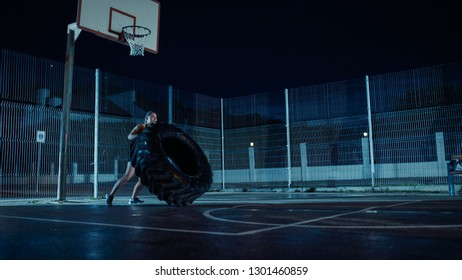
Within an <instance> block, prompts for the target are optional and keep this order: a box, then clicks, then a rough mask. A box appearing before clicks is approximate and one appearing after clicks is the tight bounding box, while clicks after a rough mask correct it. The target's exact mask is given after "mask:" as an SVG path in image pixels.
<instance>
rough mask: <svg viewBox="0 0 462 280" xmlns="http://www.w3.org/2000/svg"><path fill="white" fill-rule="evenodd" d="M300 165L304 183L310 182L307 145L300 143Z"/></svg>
mask: <svg viewBox="0 0 462 280" xmlns="http://www.w3.org/2000/svg"><path fill="white" fill-rule="evenodd" d="M300 164H301V170H302V176H301V178H302V181H308V154H307V151H306V143H300Z"/></svg>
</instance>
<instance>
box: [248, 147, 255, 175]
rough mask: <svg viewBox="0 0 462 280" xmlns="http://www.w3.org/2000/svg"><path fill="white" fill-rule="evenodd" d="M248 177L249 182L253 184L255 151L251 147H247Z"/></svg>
mask: <svg viewBox="0 0 462 280" xmlns="http://www.w3.org/2000/svg"><path fill="white" fill-rule="evenodd" d="M249 177H250V182H255V181H256V177H255V149H254V148H253V147H249Z"/></svg>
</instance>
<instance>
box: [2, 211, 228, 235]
mask: <svg viewBox="0 0 462 280" xmlns="http://www.w3.org/2000/svg"><path fill="white" fill-rule="evenodd" d="M0 218H5V219H17V220H29V221H40V222H50V223H64V224H79V225H91V226H102V227H115V228H126V229H145V230H157V231H168V232H183V233H201V234H210V235H236V234H235V233H229V232H220V231H202V230H189V229H175V228H160V227H145V226H133V225H119V224H108V223H95V222H82V221H72V220H57V219H45V218H33V217H21V216H5V215H0Z"/></svg>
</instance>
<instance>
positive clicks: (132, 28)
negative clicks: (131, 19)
mask: <svg viewBox="0 0 462 280" xmlns="http://www.w3.org/2000/svg"><path fill="white" fill-rule="evenodd" d="M122 33H123V35H124V37H125V40H127V42H128V44H129V45H130V55H131V56H141V55H144V43H145V41H146V38H147V37H148V36H149V35H150V34H151V30H149V28H146V27H144V26H138V25H129V26H125V27H124V28H122Z"/></svg>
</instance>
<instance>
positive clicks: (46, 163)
mask: <svg viewBox="0 0 462 280" xmlns="http://www.w3.org/2000/svg"><path fill="white" fill-rule="evenodd" d="M0 55H1V57H0V59H1V60H0V144H1V147H0V151H1V166H0V198H2V199H12V198H15V199H31V198H43V197H55V196H56V188H57V180H58V178H57V176H58V175H57V173H58V153H59V129H60V122H61V114H62V94H63V75H64V63H61V62H56V61H50V60H47V59H43V58H37V57H33V56H30V55H26V54H21V53H16V52H12V51H8V50H2V51H1V52H0ZM96 73H100V74H95V70H94V69H87V68H81V67H75V68H74V81H73V96H74V97H73V100H72V106H71V116H70V131H71V137H70V139H69V156H68V169H67V170H68V174H67V175H68V184H69V186H68V191H67V195H68V196H71V197H79V196H84V197H88V196H94V195H95V189H94V188H95V184H94V181H95V180H96V182H97V184H96V185H97V190H96V195H97V196H102V195H104V193H106V192H108V191H109V190H110V188H112V185H113V184H114V183H115V181H116V180H117V179H118V178H119V176H121V174H123V172H124V171H125V167H126V163H127V155H128V141H127V138H126V136H127V134H128V133H129V131H130V130H131V128H132V127H133V126H134V125H136V124H138V123H140V122H143V118H144V114H145V113H146V112H147V111H149V110H153V111H155V112H156V113H157V114H158V117H159V120H160V121H163V122H168V123H172V124H175V125H177V126H178V127H180V128H181V129H183V130H184V131H185V132H187V133H188V134H189V135H191V136H192V138H193V139H195V140H196V141H197V143H198V144H199V145H200V146H201V147H202V149H203V150H204V152H205V154H206V156H207V157H208V159H209V161H210V163H211V166H212V170H213V172H214V184H213V186H212V187H213V189H222V188H230V189H232V188H263V187H270V188H273V187H278V188H279V187H282V188H298V187H302V188H306V189H308V190H313V189H316V188H318V189H319V188H330V189H336V188H339V187H342V188H343V187H346V188H348V187H355V186H359V187H363V188H373V187H374V188H375V187H386V188H394V187H397V186H413V188H414V190H419V189H424V188H425V187H426V186H433V185H438V186H441V187H442V188H443V189H444V187H445V185H446V184H447V178H446V175H447V172H446V163H447V161H448V160H449V158H450V156H451V155H453V154H461V153H462V150H461V143H462V135H461V134H462V133H461V125H462V63H454V64H448V65H438V66H434V67H428V68H420V69H413V70H408V71H402V72H396V73H388V74H384V75H377V76H371V77H368V79H367V82H366V80H365V79H364V78H359V79H353V80H348V81H340V82H333V83H327V84H321V85H312V86H306V87H300V88H293V89H287V90H285V91H284V90H280V91H274V92H267V93H259V94H251V95H247V96H241V97H235V98H227V99H219V98H215V97H210V96H206V95H203V94H200V93H197V92H191V91H186V90H182V89H179V88H176V87H174V86H166V85H157V84H152V83H149V82H146V81H139V80H134V79H130V78H127V77H121V76H117V75H113V74H110V73H105V72H99V71H96ZM98 75H99V76H98ZM96 79H99V81H100V87H99V90H100V91H99V92H98V94H97V93H96V92H95V90H96V89H95V83H96ZM95 97H97V98H99V99H98V104H99V108H97V109H98V114H96V113H95V112H96V111H95V104H97V103H96V102H95V101H96V100H95ZM368 99H369V100H370V107H368ZM96 125H97V128H98V131H99V132H98V134H97V135H98V137H97V138H98V139H95V126H96ZM371 133H372V134H371ZM95 143H97V145H96V146H95ZM95 149H96V153H95ZM95 155H97V159H98V161H97V162H96V164H97V165H98V166H97V167H98V168H97V170H98V174H94V170H95V169H94V167H95V161H94V159H95ZM456 180H460V178H456ZM134 183H135V180H133V181H132V182H131V183H130V184H129V186H127V187H125V188H122V190H121V191H120V193H121V194H129V193H130V192H131V190H132V188H131V187H132V186H133V185H134ZM456 183H459V181H456ZM144 192H147V190H144Z"/></svg>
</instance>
